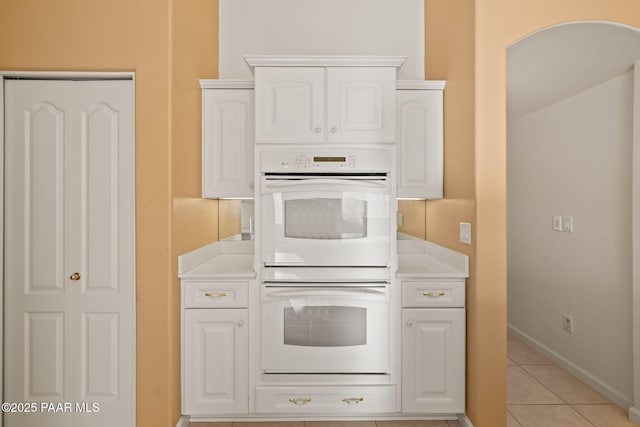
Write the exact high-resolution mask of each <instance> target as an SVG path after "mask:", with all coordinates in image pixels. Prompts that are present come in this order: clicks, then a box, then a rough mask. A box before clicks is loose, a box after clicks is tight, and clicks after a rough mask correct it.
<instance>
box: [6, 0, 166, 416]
mask: <svg viewBox="0 0 640 427" xmlns="http://www.w3.org/2000/svg"><path fill="white" fill-rule="evenodd" d="M169 21H170V16H169V1H168V0H112V1H108V2H104V1H97V0H89V1H87V0H66V1H64V2H46V1H45V2H43V1H37V0H21V1H17V2H9V1H5V2H2V11H1V13H0V69H4V70H82V71H84V70H87V71H91V70H99V71H135V72H136V82H135V85H136V111H135V114H136V159H137V161H136V258H137V261H136V262H137V267H136V268H137V275H136V280H137V289H136V297H137V305H136V310H137V313H136V317H137V320H136V321H137V325H136V329H137V344H136V345H137V360H138V363H137V425H138V426H149V427H151V426H169V425H170V422H169V420H175V419H174V416H173V414H172V408H173V404H172V403H173V402H172V401H173V397H172V396H173V394H175V393H173V392H170V390H169V389H170V386H172V385H171V383H170V382H169V381H168V379H169V377H170V369H169V366H170V365H169V360H170V358H171V347H172V343H171V341H170V339H169V338H170V337H169V336H168V335H167V331H168V330H170V328H171V323H172V321H171V319H170V318H169V317H168V316H167V309H168V301H169V294H170V288H169V285H170V283H171V281H170V280H169V277H170V274H171V269H170V265H171V264H172V262H173V260H172V257H171V252H170V251H169V247H170V245H171V240H170V234H169V227H170V217H171V212H170V206H171V199H170V182H169V179H168V177H169V161H170V157H171V153H170V151H169V93H168V91H167V88H168V87H169V70H168V68H167V64H168V63H169V57H170V56H169V43H168V38H169ZM174 425H175V424H174Z"/></svg>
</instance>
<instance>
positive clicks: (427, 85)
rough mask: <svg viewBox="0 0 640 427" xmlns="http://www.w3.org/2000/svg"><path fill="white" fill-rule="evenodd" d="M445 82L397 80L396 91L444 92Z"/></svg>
mask: <svg viewBox="0 0 640 427" xmlns="http://www.w3.org/2000/svg"><path fill="white" fill-rule="evenodd" d="M446 84H447V81H446V80H398V81H397V82H396V89H398V90H444V87H445V85H446Z"/></svg>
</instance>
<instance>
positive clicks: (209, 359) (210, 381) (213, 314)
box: [183, 309, 249, 415]
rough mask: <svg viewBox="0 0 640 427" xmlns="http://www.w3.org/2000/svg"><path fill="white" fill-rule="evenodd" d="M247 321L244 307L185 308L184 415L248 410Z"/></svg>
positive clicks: (231, 412)
mask: <svg viewBox="0 0 640 427" xmlns="http://www.w3.org/2000/svg"><path fill="white" fill-rule="evenodd" d="M247 322H248V314H247V310H246V309H237V310H236V309H233V310H227V309H225V310H221V309H218V310H202V309H200V310H185V313H184V335H185V339H184V345H185V348H184V355H183V357H184V358H185V360H184V362H183V364H184V381H185V383H184V396H183V398H184V402H183V413H184V414H187V415H206V414H246V413H247V412H248V405H249V401H248V370H249V367H248V359H249V355H248V351H249V348H248V344H249V334H248V331H247Z"/></svg>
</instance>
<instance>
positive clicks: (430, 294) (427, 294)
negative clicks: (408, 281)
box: [422, 292, 446, 298]
mask: <svg viewBox="0 0 640 427" xmlns="http://www.w3.org/2000/svg"><path fill="white" fill-rule="evenodd" d="M422 295H424V296H425V297H431V298H440V297H443V296H445V295H446V294H445V293H444V292H423V293H422Z"/></svg>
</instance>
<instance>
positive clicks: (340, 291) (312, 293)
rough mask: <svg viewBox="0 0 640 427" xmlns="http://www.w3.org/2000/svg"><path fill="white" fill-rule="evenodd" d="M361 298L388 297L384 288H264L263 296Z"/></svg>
mask: <svg viewBox="0 0 640 427" xmlns="http://www.w3.org/2000/svg"><path fill="white" fill-rule="evenodd" d="M356 295H357V296H363V297H370V298H380V297H388V291H387V288H386V287H379V288H366V287H354V288H326V287H322V288H268V287H267V288H265V289H264V296H265V297H272V298H283V297H342V296H348V297H353V296H356Z"/></svg>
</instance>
